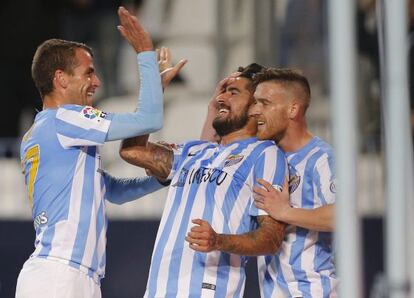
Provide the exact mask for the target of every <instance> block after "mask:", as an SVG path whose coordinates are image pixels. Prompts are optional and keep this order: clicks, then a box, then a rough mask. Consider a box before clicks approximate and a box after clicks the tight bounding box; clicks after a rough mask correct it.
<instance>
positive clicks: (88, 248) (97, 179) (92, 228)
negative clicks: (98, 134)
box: [82, 147, 104, 267]
mask: <svg viewBox="0 0 414 298" xmlns="http://www.w3.org/2000/svg"><path fill="white" fill-rule="evenodd" d="M96 151H97V152H96V155H97V156H98V154H99V153H98V147H97V148H96ZM98 169H99V162H96V160H95V173H97V172H98ZM93 189H94V194H93V200H92V208H91V213H90V223H89V230H88V236H87V238H86V244H85V253H84V255H83V258H82V264H92V262H93V255H94V253H95V246H96V237H97V236H98V235H96V224H97V222H98V220H97V218H96V217H97V216H99V214H98V210H99V205H100V202H101V201H102V200H101V199H100V198H101V197H104V196H102V193H101V176H100V175H95V176H94V188H93ZM98 267H99V266H98Z"/></svg>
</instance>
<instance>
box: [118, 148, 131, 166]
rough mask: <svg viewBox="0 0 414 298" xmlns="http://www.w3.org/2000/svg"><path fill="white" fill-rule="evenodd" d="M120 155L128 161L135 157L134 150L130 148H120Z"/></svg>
mask: <svg viewBox="0 0 414 298" xmlns="http://www.w3.org/2000/svg"><path fill="white" fill-rule="evenodd" d="M119 156H120V157H121V158H122V159H123V160H125V161H126V162H128V163H131V162H132V160H133V157H134V152H133V150H131V149H130V148H124V147H122V146H121V147H120V148H119Z"/></svg>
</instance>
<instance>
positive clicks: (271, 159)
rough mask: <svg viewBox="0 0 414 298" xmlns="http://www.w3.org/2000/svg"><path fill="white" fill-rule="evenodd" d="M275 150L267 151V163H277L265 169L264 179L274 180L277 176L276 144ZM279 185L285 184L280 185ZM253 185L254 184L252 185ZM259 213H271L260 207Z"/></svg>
mask: <svg viewBox="0 0 414 298" xmlns="http://www.w3.org/2000/svg"><path fill="white" fill-rule="evenodd" d="M273 149H274V150H273V151H274V152H271V151H270V150H268V151H266V152H265V153H264V154H265V159H266V163H268V164H269V165H275V166H274V167H268V171H264V173H263V174H264V175H263V176H264V177H263V179H264V180H266V181H268V182H270V183H271V181H273V177H274V176H275V172H276V167H277V150H278V149H277V147H276V146H275V147H274V148H273ZM287 170H288V169H287V168H286V174H287ZM253 184H257V181H253ZM279 186H281V187H282V186H283V184H282V185H279ZM251 187H253V185H252V186H251ZM258 211H259V212H258V215H269V214H268V213H267V212H266V211H264V210H262V209H258Z"/></svg>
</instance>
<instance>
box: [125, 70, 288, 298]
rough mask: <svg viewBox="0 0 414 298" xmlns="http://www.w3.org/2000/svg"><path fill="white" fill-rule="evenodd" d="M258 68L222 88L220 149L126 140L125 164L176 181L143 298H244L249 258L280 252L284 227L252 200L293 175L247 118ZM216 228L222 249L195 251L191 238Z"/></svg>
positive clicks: (217, 121)
mask: <svg viewBox="0 0 414 298" xmlns="http://www.w3.org/2000/svg"><path fill="white" fill-rule="evenodd" d="M260 69H261V68H260V67H258V65H251V66H250V67H247V68H246V69H244V71H242V72H241V74H239V75H237V77H234V78H231V79H227V80H226V83H225V84H223V85H222V87H224V88H223V89H224V90H222V91H220V92H219V94H218V96H217V98H216V103H217V105H218V107H219V109H218V111H217V114H216V115H215V119H214V127H215V129H216V131H217V133H218V134H219V135H220V137H221V142H220V144H218V143H213V142H205V141H191V142H187V143H185V144H183V145H181V146H178V148H177V149H174V150H172V149H170V148H166V147H163V146H161V145H157V144H153V143H149V142H147V139H148V137H138V138H135V139H130V140H127V141H124V143H123V147H122V149H121V156H122V157H123V158H124V159H125V160H126V161H128V162H130V163H132V164H135V165H137V166H140V167H144V168H146V169H149V170H150V171H151V173H153V174H154V175H156V176H158V177H161V178H169V179H171V186H170V188H169V193H168V197H167V201H166V205H165V209H164V212H163V215H162V218H161V223H160V227H159V230H158V234H157V238H156V243H155V247H154V251H153V255H152V261H151V268H150V272H149V278H148V283H147V290H146V293H145V297H214V296H216V297H243V291H244V284H245V270H244V267H245V263H246V261H247V256H256V255H263V254H274V253H275V252H276V250H277V249H278V247H279V246H280V243H281V241H282V239H283V230H284V225H283V224H281V223H279V222H277V221H275V220H274V219H272V218H271V217H270V216H268V215H267V214H266V213H265V212H263V211H260V210H258V209H257V208H256V207H255V205H254V203H253V197H252V195H253V192H252V190H253V187H254V185H255V183H256V181H257V179H259V178H263V179H266V180H268V181H272V184H274V185H276V186H280V187H281V185H282V183H283V180H284V178H285V176H286V175H287V167H286V160H285V157H284V154H283V153H282V152H281V151H280V150H279V149H278V148H277V147H276V146H275V144H274V142H272V141H257V140H256V138H255V134H256V122H255V120H254V119H253V118H250V117H248V109H249V106H250V105H251V103H252V102H253V97H252V76H253V74H254V73H256V72H257V71H259V70H260ZM219 89H221V87H220V88H219ZM268 165H271V166H270V167H269V166H268ZM210 224H211V226H212V227H213V228H214V229H215V230H216V231H218V232H219V233H223V234H220V235H217V243H218V249H219V250H216V251H209V252H208V251H203V252H196V251H194V250H193V249H192V247H194V246H199V245H201V243H199V242H198V239H194V241H192V242H191V244H190V246H189V245H188V243H187V242H186V237H187V233H188V232H190V231H191V230H192V229H195V230H204V229H209V228H210ZM194 225H195V227H194ZM224 234H238V235H240V238H239V239H237V241H234V239H233V238H234V235H224Z"/></svg>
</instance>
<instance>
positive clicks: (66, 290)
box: [16, 7, 179, 298]
mask: <svg viewBox="0 0 414 298" xmlns="http://www.w3.org/2000/svg"><path fill="white" fill-rule="evenodd" d="M118 14H119V19H120V23H121V25H119V26H118V30H119V31H120V33H121V35H122V36H123V37H124V38H125V39H126V40H127V41H128V42H129V43H130V45H131V46H132V47H133V48H134V49H135V51H136V53H137V54H138V58H137V59H138V64H139V69H140V76H141V81H140V84H141V86H140V94H139V98H138V102H137V111H136V112H131V113H121V114H113V113H105V112H102V111H100V110H98V109H95V108H93V107H92V106H91V105H92V98H93V96H94V93H95V91H96V89H97V88H99V86H100V81H99V78H98V77H97V75H96V73H95V68H94V65H93V58H92V56H93V54H92V50H91V49H90V48H89V47H88V46H86V45H84V44H81V43H77V42H72V41H65V40H58V39H51V40H47V41H45V42H44V43H43V44H41V45H40V46H39V47H38V49H37V51H36V53H35V55H34V58H33V64H32V77H33V80H34V82H35V84H36V86H37V88H38V90H39V92H40V95H41V97H42V101H43V110H42V111H41V112H39V113H38V114H37V115H36V118H35V120H34V123H33V125H32V127H31V128H30V130H29V131H28V132H27V133H26V134H25V136H24V137H23V140H22V144H21V161H22V167H23V170H24V175H25V182H26V185H27V190H28V195H29V201H30V205H31V207H32V216H33V220H34V225H35V230H36V240H35V251H34V252H33V254H32V255H31V256H30V258H29V259H28V260H27V261H26V263H25V264H24V266H23V268H22V270H21V272H20V274H19V278H18V281H17V288H16V297H18V298H24V297H44V298H47V297H71V298H72V297H73V298H79V297H88V298H89V297H101V290H100V280H101V279H102V278H103V277H104V274H105V258H106V254H105V246H106V228H107V217H106V214H105V199H107V200H109V201H110V202H113V203H116V204H121V203H124V202H128V201H131V200H133V199H136V198H137V197H140V196H142V195H145V194H146V193H148V192H151V191H154V190H155V189H158V188H159V187H160V186H159V184H158V182H157V181H156V180H155V179H153V178H144V179H138V178H137V179H117V178H113V177H111V176H110V175H108V174H106V173H105V172H103V170H102V169H101V164H100V155H99V146H100V145H102V144H104V143H105V142H107V141H112V140H119V139H124V138H129V137H133V136H137V135H142V134H148V133H150V132H154V131H156V130H159V129H160V128H161V127H162V123H163V100H162V98H163V96H162V87H161V80H160V74H159V71H158V64H157V58H156V53H155V51H154V50H153V45H152V40H151V38H150V36H149V34H148V33H147V32H146V31H145V30H144V28H142V26H141V25H140V23H139V22H138V20H137V19H136V17H134V16H132V15H131V14H130V13H129V12H128V11H127V10H126V9H125V8H123V7H120V8H119V10H118ZM169 71H170V72H177V71H179V69H178V68H171V69H170V70H169ZM170 77H171V78H172V77H173V75H171V73H170Z"/></svg>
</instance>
